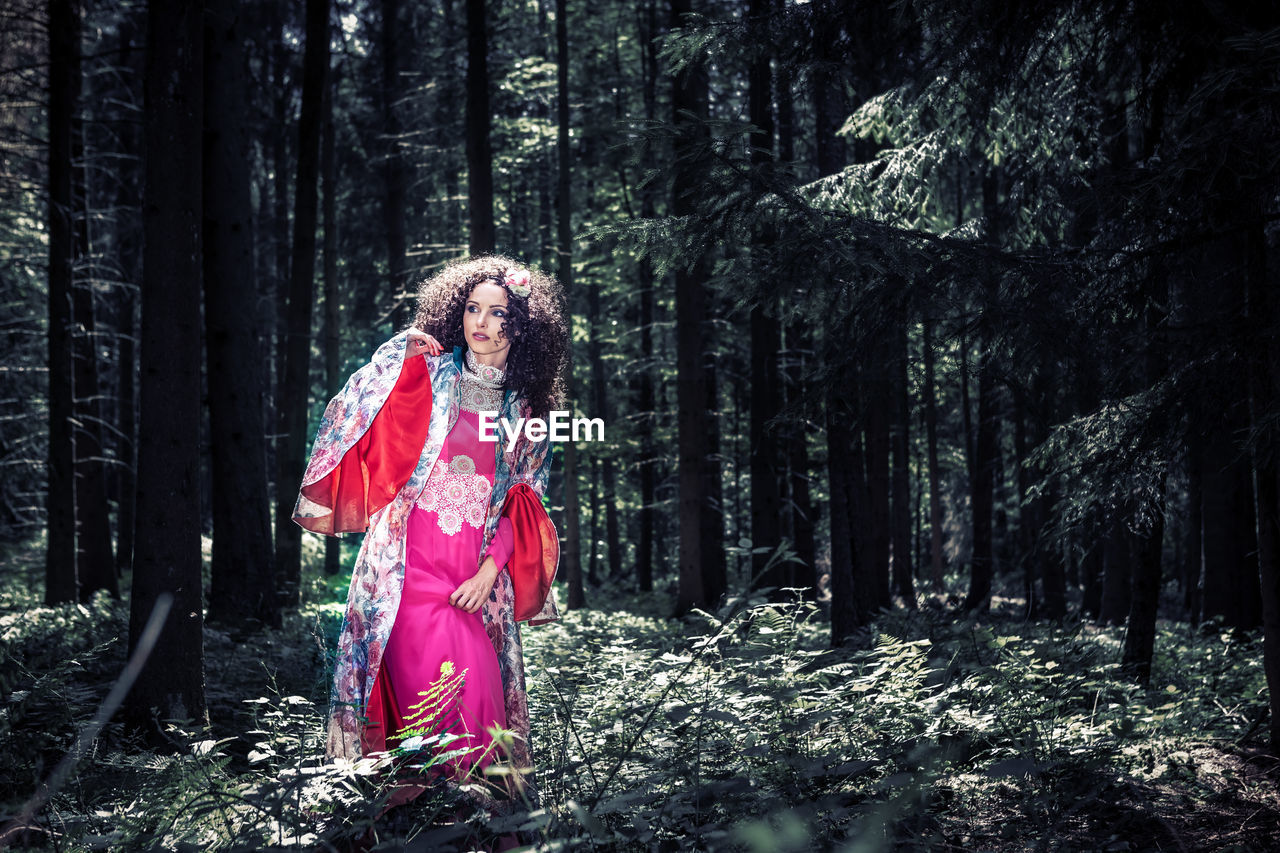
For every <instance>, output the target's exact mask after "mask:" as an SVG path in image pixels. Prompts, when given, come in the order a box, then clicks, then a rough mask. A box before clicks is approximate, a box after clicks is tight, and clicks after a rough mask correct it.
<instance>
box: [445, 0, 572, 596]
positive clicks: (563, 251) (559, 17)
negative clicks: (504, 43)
mask: <svg viewBox="0 0 1280 853" xmlns="http://www.w3.org/2000/svg"><path fill="white" fill-rule="evenodd" d="M475 2H476V0H468V5H467V10H468V21H470V17H469V16H470V10H471V4H472V3H475ZM481 5H482V6H483V4H481ZM566 5H567V4H566V2H565V0H556V84H557V93H556V125H557V127H556V132H557V137H556V144H557V149H556V152H557V155H558V157H559V164H558V166H559V168H558V169H557V182H556V253H557V254H558V255H559V257H560V283H561V284H562V285H563V286H564V292H565V300H566V302H568V304H569V305H570V306H572V304H573V295H574V286H573V222H572V214H573V172H572V158H571V156H570V154H571V152H570V150H569V14H568V10H567V8H566ZM483 11H484V10H483V8H481V24H482V25H483ZM467 88H468V91H470V89H471V77H470V71H468V78H467ZM469 98H470V95H468V104H470V100H469ZM485 101H486V103H487V101H488V94H487V92H486V94H485ZM468 108H469V107H468ZM485 121H486V123H487V122H488V112H487V108H486V113H485ZM487 126H488V125H487V124H486V132H485V134H486V135H485V140H486V144H487V140H488V136H487ZM467 139H468V145H467V157H468V160H470V157H471V144H470V139H471V137H470V113H468V137H467ZM485 168H486V169H487V168H488V165H487V162H486V165H485ZM474 198H475V197H474V196H472V199H473V206H472V211H473V216H474V211H475V207H474ZM473 222H474V219H473ZM489 229H490V235H492V230H493V223H492V209H491V212H490V223H489ZM472 235H473V240H474V235H475V230H474V227H473V229H472ZM490 239H492V236H491V237H490ZM472 249H473V251H474V245H473V247H472ZM568 315H569V322H570V326H571V329H570V334H569V360H568V364H567V365H566V367H565V370H566V372H567V374H568V375H567V376H566V377H565V386H566V389H567V391H568V395H569V401H570V403H571V404H572V401H573V399H574V392H575V388H574V377H573V334H572V323H573V311H572V309H571V308H570V310H569V312H568ZM564 518H565V547H564V551H563V554H562V559H563V561H564V567H565V569H566V573H565V574H566V579H567V581H568V584H569V601H568V604H567V606H568V608H569V609H570V610H577V609H580V608H582V607H585V606H586V595H585V594H584V592H583V589H582V536H581V525H582V511H581V502H580V500H579V497H578V451H577V449H576V448H575V447H574V443H573V442H569V443H567V444H566V445H565V452H564Z"/></svg>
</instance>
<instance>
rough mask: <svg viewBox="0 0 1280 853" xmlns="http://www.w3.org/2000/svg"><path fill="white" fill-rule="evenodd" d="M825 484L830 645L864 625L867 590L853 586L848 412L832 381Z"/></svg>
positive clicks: (842, 640) (827, 419) (836, 644)
mask: <svg viewBox="0 0 1280 853" xmlns="http://www.w3.org/2000/svg"><path fill="white" fill-rule="evenodd" d="M826 427H827V481H828V491H829V492H830V495H831V497H830V502H829V504H828V507H829V510H830V514H831V519H830V525H829V528H830V531H831V645H832V646H833V647H834V646H839V645H841V644H843V643H845V642H846V641H847V640H848V639H849V638H850V637H852V636H853V635H854V634H855V632H856V631H857V630H858V629H859V628H861V627H862V626H863V625H865V624H866V617H867V614H868V613H869V610H870V608H869V607H868V606H867V604H868V601H867V595H866V593H867V590H864V589H859V588H858V586H857V578H858V574H859V573H858V571H857V569H856V561H857V559H858V555H857V554H856V553H854V550H853V531H852V530H851V529H850V524H849V522H850V519H851V518H852V517H853V514H852V510H853V507H852V506H851V505H850V504H851V495H850V482H849V473H848V457H849V449H850V448H849V446H850V444H851V443H852V436H851V434H850V429H849V412H848V409H847V408H846V407H845V405H844V401H843V400H842V399H841V395H840V393H839V389H838V385H837V383H835V382H833V383H832V384H831V386H830V389H829V391H828V394H827V400H826Z"/></svg>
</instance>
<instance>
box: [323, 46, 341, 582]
mask: <svg viewBox="0 0 1280 853" xmlns="http://www.w3.org/2000/svg"><path fill="white" fill-rule="evenodd" d="M337 90H338V81H337V73H336V70H333V69H331V70H330V74H329V80H328V83H327V85H326V86H325V87H324V131H323V135H322V136H321V137H320V180H321V183H322V185H323V186H324V195H323V196H322V197H321V202H320V217H321V219H322V220H323V227H324V247H323V252H324V387H325V392H326V393H325V396H326V397H333V396H334V395H336V394H337V393H338V392H339V391H341V390H342V374H341V372H340V371H341V369H342V339H341V337H340V335H339V324H340V323H341V319H340V316H339V315H340V310H339V308H340V301H341V297H340V296H339V295H338V213H337V208H338V168H337V156H336V152H335V150H334V145H335V141H334V136H335V128H334V109H335V107H334V99H335V93H336V92H337ZM341 562H342V540H341V539H340V538H339V537H337V536H326V537H325V540H324V573H325V575H327V576H329V577H332V576H334V575H336V574H338V573H339V572H341V571H342V566H341Z"/></svg>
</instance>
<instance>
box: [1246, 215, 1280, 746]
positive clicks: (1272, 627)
mask: <svg viewBox="0 0 1280 853" xmlns="http://www.w3.org/2000/svg"><path fill="white" fill-rule="evenodd" d="M1257 221H1258V222H1259V223H1261V222H1262V217H1261V216H1259V217H1258V219H1257ZM1247 251H1248V258H1249V261H1248V267H1247V273H1248V276H1247V282H1248V288H1249V292H1248V304H1249V315H1250V319H1251V321H1252V323H1253V324H1254V328H1255V329H1270V330H1272V334H1270V335H1267V336H1264V337H1263V342H1262V343H1261V345H1260V346H1258V347H1256V348H1255V349H1254V350H1253V351H1252V352H1251V353H1250V355H1251V357H1250V359H1249V390H1250V395H1249V402H1250V419H1251V421H1252V424H1253V426H1254V427H1255V429H1259V430H1260V433H1259V437H1258V441H1257V443H1255V444H1254V447H1253V459H1252V462H1253V475H1254V500H1255V501H1256V505H1257V518H1258V576H1259V580H1260V589H1261V592H1262V596H1261V598H1262V601H1261V605H1262V637H1263V646H1262V669H1263V672H1264V673H1265V675H1266V679H1267V693H1268V696H1269V699H1270V704H1271V732H1270V736H1271V752H1272V754H1273V755H1280V460H1278V459H1277V453H1280V441H1277V439H1276V430H1275V428H1274V426H1273V427H1272V428H1271V429H1270V430H1266V431H1261V427H1262V423H1263V421H1264V419H1265V418H1266V417H1267V415H1268V414H1273V413H1274V412H1275V411H1276V407H1277V404H1278V403H1280V342H1278V341H1277V339H1276V336H1275V334H1274V330H1275V329H1276V328H1277V326H1278V325H1280V299H1278V298H1277V296H1276V292H1275V287H1274V285H1273V283H1270V282H1268V281H1267V242H1266V234H1265V232H1264V231H1263V228H1262V226H1261V225H1259V226H1257V227H1255V228H1254V229H1253V230H1251V231H1250V233H1249V246H1248V250H1247Z"/></svg>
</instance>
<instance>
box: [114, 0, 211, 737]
mask: <svg viewBox="0 0 1280 853" xmlns="http://www.w3.org/2000/svg"><path fill="white" fill-rule="evenodd" d="M147 11H148V15H147V24H148V26H147V67H146V74H145V78H144V84H145V89H146V107H145V112H144V113H143V124H144V129H145V134H146V151H147V157H146V179H145V186H146V190H145V193H146V195H145V203H144V205H143V228H144V234H145V249H144V256H143V277H142V347H141V365H142V369H141V378H142V381H141V383H140V389H139V390H140V395H141V417H140V419H139V425H138V501H137V515H138V518H137V534H138V535H137V549H136V553H135V556H134V561H133V589H132V594H131V597H130V602H129V652H130V653H131V654H132V652H133V650H134V649H135V648H136V647H137V644H138V639H139V635H140V632H141V631H142V628H143V626H144V625H145V624H146V622H147V619H148V617H149V616H150V614H151V611H152V608H153V606H154V605H155V603H156V600H157V599H158V598H159V597H160V596H161V595H162V594H164V593H169V594H171V595H172V596H173V605H172V609H171V610H170V611H169V617H168V619H167V620H166V622H165V624H164V629H163V630H162V632H161V634H160V639H159V641H158V643H157V646H156V648H157V649H160V650H162V651H161V652H160V653H157V654H152V655H151V657H150V658H148V660H147V663H146V666H145V667H144V668H143V670H142V673H141V675H140V676H139V677H138V680H137V682H136V683H135V684H134V686H133V690H132V691H131V692H130V693H129V696H128V700H127V702H128V705H127V709H128V715H129V718H130V719H131V720H132V722H133V724H134V725H135V726H137V727H139V728H144V729H146V730H148V731H150V732H151V733H152V734H153V736H154V735H157V734H158V733H159V730H158V729H156V728H153V727H152V725H153V724H152V718H153V715H154V714H158V715H159V717H160V719H162V720H163V719H185V720H194V721H195V723H196V725H201V726H203V725H207V724H208V720H207V712H206V709H205V694H204V639H203V621H204V620H203V618H202V615H201V614H202V613H203V607H202V602H201V598H202V596H201V592H202V590H201V578H200V563H201V556H200V501H199V492H198V488H199V477H200V446H199V443H198V442H195V441H193V440H192V437H191V436H192V431H193V429H194V426H195V425H196V424H198V423H199V421H200V300H199V299H198V298H193V295H192V294H193V293H199V292H200V286H199V285H200V281H201V262H200V253H201V245H200V230H201V228H200V226H201V209H202V199H201V127H202V119H203V105H202V91H203V78H202V64H203V53H204V50H203V47H204V39H203V23H204V6H203V4H202V3H192V2H187V3H179V2H173V0H151V2H150V3H149V4H148V7H147ZM156 739H158V738H156Z"/></svg>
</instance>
